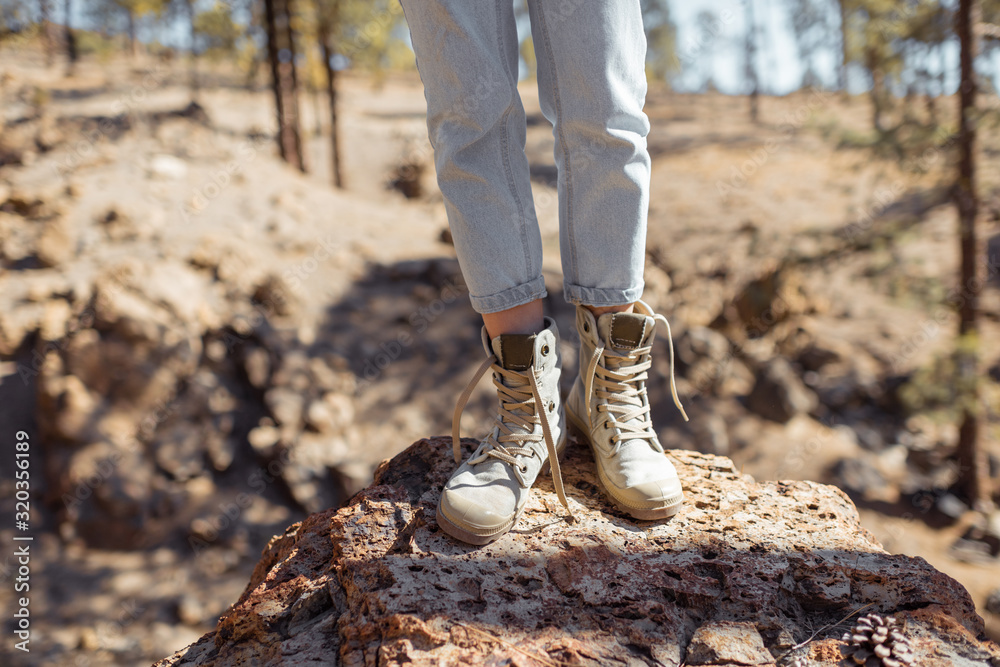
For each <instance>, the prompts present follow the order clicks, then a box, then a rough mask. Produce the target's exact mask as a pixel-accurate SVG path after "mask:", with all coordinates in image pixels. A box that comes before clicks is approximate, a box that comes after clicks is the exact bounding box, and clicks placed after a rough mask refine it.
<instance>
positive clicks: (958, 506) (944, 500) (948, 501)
mask: <svg viewBox="0 0 1000 667" xmlns="http://www.w3.org/2000/svg"><path fill="white" fill-rule="evenodd" d="M935 505H936V506H937V508H938V511H939V512H941V513H942V514H944V515H945V516H946V517H948V518H950V519H955V520H957V519H960V518H962V517H963V516H965V513H966V512H968V511H969V506H968V505H966V504H965V503H963V502H962V501H961V500H959V499H958V496H956V495H955V494H953V493H945V494H944V495H942V496H941V497H940V498H938V499H937V502H936V503H935Z"/></svg>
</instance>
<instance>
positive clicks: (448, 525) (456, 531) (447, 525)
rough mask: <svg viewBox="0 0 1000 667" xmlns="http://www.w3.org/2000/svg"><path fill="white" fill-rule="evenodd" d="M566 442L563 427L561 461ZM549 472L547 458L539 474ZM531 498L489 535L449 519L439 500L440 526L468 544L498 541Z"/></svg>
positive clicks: (559, 451) (558, 450) (511, 526)
mask: <svg viewBox="0 0 1000 667" xmlns="http://www.w3.org/2000/svg"><path fill="white" fill-rule="evenodd" d="M566 442H567V437H566V430H565V429H563V433H562V436H561V438H560V440H559V443H558V444H557V445H556V456H557V457H559V462H560V463H561V462H562V457H563V454H564V453H565V451H566ZM549 472H551V463H550V462H549V461H548V460H546V461H545V463H543V464H542V467H541V469H540V470H539V471H538V474H539V476H541V475H547V474H548V473H549ZM529 494H530V490H529ZM530 498H531V496H530V495H529V496H528V498H526V499H525V501H524V504H523V505H521V508H520V509H519V510H517V514H515V515H514V518H513V519H511V520H510V522H509V523H508V524H507V525H505V526H504V527H503V528H500V529H499V530H497V532H495V533H490V534H488V535H480V534H477V533H473V532H470V531H468V530H466V529H465V528H462V527H461V526H459V525H458V524H457V523H455V522H454V521H452V520H451V519H449V518H448V517H447V516H445V514H444V512H442V511H441V503H440V501H439V502H438V506H437V523H438V526H440V527H441V530H443V531H444V532H446V533H448V534H449V535H451V536H452V537H454V538H455V539H456V540H461V541H463V542H466V543H468V544H475V545H476V546H482V545H484V544H489V543H490V542H493V541H496V540H498V539H500V538H501V537H503V536H504V535H506V534H507V533H509V532H510V529H511V528H513V527H514V526H515V524H517V520H518V519H519V518H521V514H522V513H523V512H524V508H525V507H527V505H528V500H530Z"/></svg>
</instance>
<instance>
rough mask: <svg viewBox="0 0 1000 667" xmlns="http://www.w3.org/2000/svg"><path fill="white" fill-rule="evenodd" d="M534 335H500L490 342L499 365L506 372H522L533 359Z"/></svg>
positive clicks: (529, 365) (528, 366) (529, 366)
mask: <svg viewBox="0 0 1000 667" xmlns="http://www.w3.org/2000/svg"><path fill="white" fill-rule="evenodd" d="M535 336H536V335H535V334H500V335H499V336H497V337H496V338H494V339H493V340H492V341H491V345H492V347H493V352H494V353H495V354H496V355H497V359H499V360H500V365H501V366H503V367H504V368H505V369H507V370H508V371H518V372H524V371H526V370H528V369H529V368H531V362H532V361H534V357H535Z"/></svg>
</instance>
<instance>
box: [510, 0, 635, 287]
mask: <svg viewBox="0 0 1000 667" xmlns="http://www.w3.org/2000/svg"><path fill="white" fill-rule="evenodd" d="M528 7H529V11H530V14H531V32H532V36H533V39H534V44H535V54H536V57H537V61H538V89H539V96H540V99H541V105H542V112H543V113H544V114H545V116H546V118H548V119H549V121H550V122H552V124H553V126H554V127H553V134H554V135H555V139H556V150H555V157H556V165H557V167H558V169H559V181H558V189H559V206H560V209H559V218H560V238H559V241H560V246H561V252H562V265H563V274H564V280H565V283H564V284H565V287H564V290H565V296H566V299H567V300H568V301H569V302H570V303H575V304H586V305H588V306H597V307H601V306H621V305H629V304H631V303H632V302H634V301H636V300H638V299H639V297H640V296H641V295H642V288H643V280H642V269H643V264H644V262H645V246H646V212H647V208H648V205H649V169H650V160H649V154H648V153H647V151H646V134H647V133H648V132H649V121H648V119H647V118H646V115H645V114H644V113H643V112H642V107H643V104H644V102H645V96H646V78H645V57H646V39H645V34H644V32H643V28H642V14H641V12H640V9H639V2H638V0H616V1H615V2H591V1H587V0H583V1H582V2H574V3H554V2H545V1H544V0H529V3H528Z"/></svg>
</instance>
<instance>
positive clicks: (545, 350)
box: [542, 345, 549, 357]
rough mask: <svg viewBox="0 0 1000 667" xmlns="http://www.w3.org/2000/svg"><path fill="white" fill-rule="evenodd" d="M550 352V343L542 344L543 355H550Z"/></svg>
mask: <svg viewBox="0 0 1000 667" xmlns="http://www.w3.org/2000/svg"><path fill="white" fill-rule="evenodd" d="M548 354H549V346H548V345H542V356H543V357H545V356H548Z"/></svg>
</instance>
